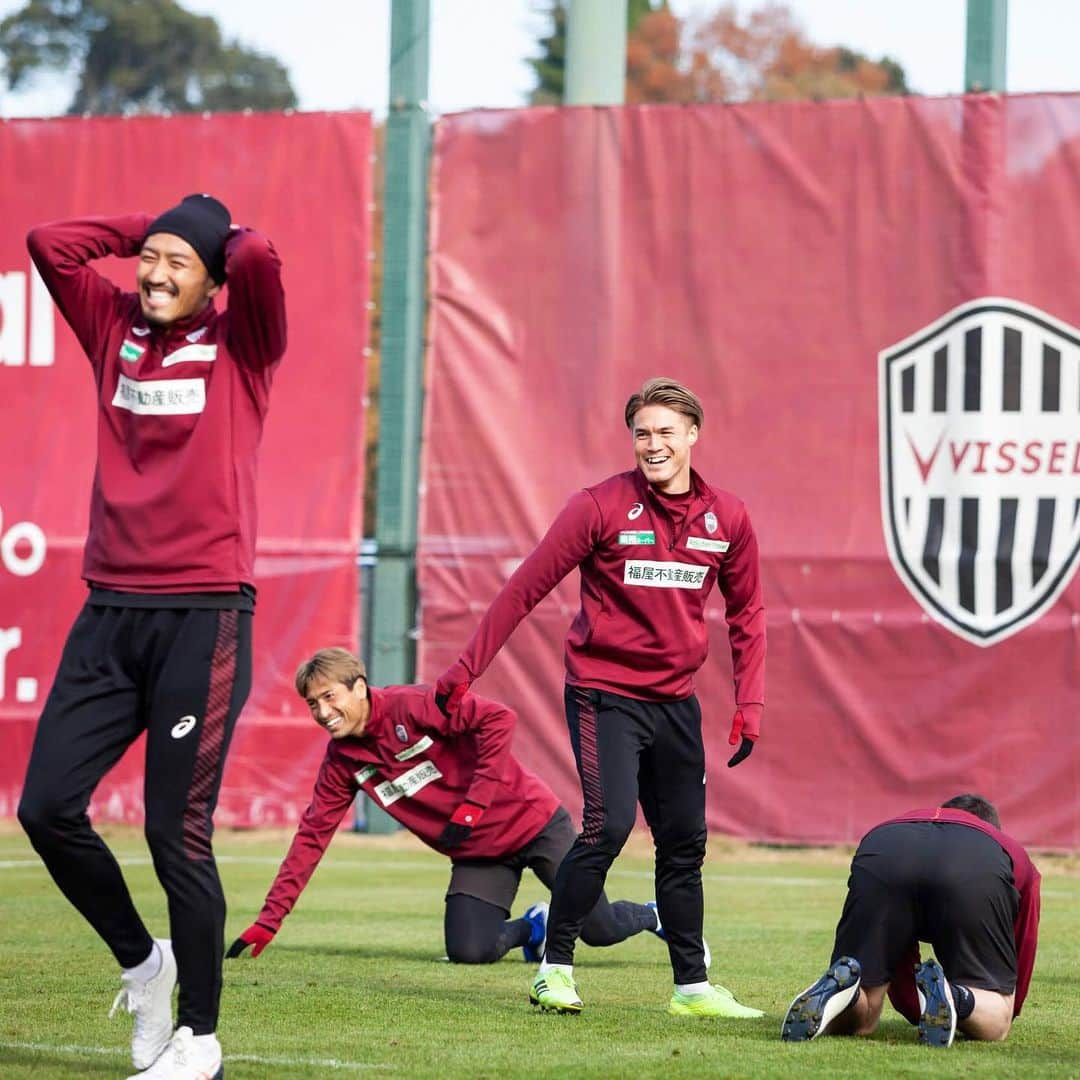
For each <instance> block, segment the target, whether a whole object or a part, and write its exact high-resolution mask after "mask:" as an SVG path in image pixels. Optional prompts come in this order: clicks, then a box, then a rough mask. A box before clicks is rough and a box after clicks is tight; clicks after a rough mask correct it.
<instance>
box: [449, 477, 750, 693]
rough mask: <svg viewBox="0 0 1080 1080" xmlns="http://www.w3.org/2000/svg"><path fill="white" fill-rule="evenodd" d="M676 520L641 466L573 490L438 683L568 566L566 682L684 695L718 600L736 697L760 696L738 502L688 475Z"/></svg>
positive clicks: (494, 647) (743, 514)
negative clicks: (572, 594)
mask: <svg viewBox="0 0 1080 1080" xmlns="http://www.w3.org/2000/svg"><path fill="white" fill-rule="evenodd" d="M691 477H692V481H691V482H692V496H691V499H690V502H689V506H688V508H687V512H686V515H685V517H683V519H682V522H681V524H678V525H676V522H675V520H674V519H673V517H672V515H671V514H670V512H669V511H668V509H667V507H666V506H665V505H664V503H663V501H662V500H661V499H660V498H658V497H657V495H656V493H655V492H654V491H653V490H652V487H651V486H650V485H649V483H648V481H646V480H645V478H644V477H643V476H642V474H641V472H640V470H638V469H633V470H631V471H630V472H625V473H619V474H618V475H616V476H612V477H610V478H609V479H607V480H605V481H603V482H602V483H600V484H597V485H596V486H595V487H590V488H585V489H584V490H583V491H580V492H578V493H576V494H575V495H573V496H571V498H570V500H569V502H567V504H566V506H565V507H564V509H563V510H562V512H561V513H560V514H559V516H558V517H557V518H556V519H555V521H554V522H553V523H552V525H551V528H550V529H549V530H548V532H547V534H546V535H545V536H544V538H543V539H542V540H541V541H540V543H539V544H537V546H536V548H535V549H534V550H533V551H532V553H531V554H530V555H529V556H528V557H527V558H526V559H525V560H524V562H523V563H522V564H521V565H520V566H519V567H518V569H517V570H516V571H515V572H514V573H513V575H511V577H510V579H509V580H508V581H507V583H506V585H505V586H504V587H503V589H502V590H501V591H500V593H499V594H498V596H496V598H495V599H494V601H492V604H491V606H490V607H489V608H488V610H487V612H486V614H485V615H484V617H483V618H482V619H481V621H480V625H479V626H478V627H477V628H476V631H475V632H474V633H473V636H472V638H471V639H470V641H469V643H468V645H467V646H466V648H465V651H464V652H463V653H462V654H461V658H460V659H459V660H458V662H457V663H456V664H454V665H453V666H452V667H451V668H450V669H449V670H448V671H447V672H446V673H445V674H444V675H443V676H442V677H441V678H440V680H439V685H440V689H442V688H446V689H447V690H449V689H451V688H452V687H454V686H456V685H458V684H460V683H462V682H471V681H472V680H473V679H475V678H477V677H478V676H480V675H481V674H482V673H483V672H484V670H485V669H486V668H487V666H488V665H489V664H490V663H491V661H492V659H494V657H495V654H496V653H497V652H498V651H499V649H501V648H502V646H503V644H504V643H505V641H506V639H507V638H508V637H509V636H510V634H511V633H513V631H514V628H515V627H516V626H517V624H518V623H519V622H520V621H521V620H522V619H523V618H524V617H525V616H526V615H527V614H528V613H529V612H530V611H532V609H533V608H534V607H535V606H536V605H537V604H538V603H539V602H540V601H541V600H542V599H543V598H544V597H545V596H547V594H548V593H549V592H551V590H552V589H553V588H554V587H555V586H556V585H557V584H558V583H559V582H560V581H561V580H562V579H563V578H564V577H566V575H567V574H568V573H570V571H571V570H573V569H574V568H575V567H578V568H580V570H581V610H580V611H579V612H578V614H577V617H576V618H575V619H574V621H573V623H572V624H571V626H570V630H569V633H568V634H567V637H566V673H567V681H568V682H569V683H572V684H573V685H575V686H586V687H592V688H594V689H598V690H609V691H611V692H613V693H617V694H622V695H625V696H627V697H633V698H639V699H642V700H651V701H671V700H677V699H680V698H686V697H689V696H690V694H691V693H693V690H694V674H695V672H696V671H697V670H698V668H700V667H701V665H702V664H703V663H704V662H705V658H706V656H707V655H708V651H709V634H708V628H707V626H706V624H705V603H706V601H707V600H708V598H709V594H710V593H711V592H712V589H713V586H714V585H719V587H720V591H721V593H723V596H724V600H725V602H726V610H725V617H726V619H727V625H728V637H729V641H730V645H731V656H732V662H733V674H734V682H735V700H736V702H737V703H738V704H740V705H745V704H751V703H758V704H764V701H765V607H764V603H763V600H762V593H761V579H760V575H759V569H758V546H757V539H756V538H755V536H754V530H753V527H752V526H751V524H750V517H749V515H748V514H747V511H746V507H745V506H744V505H743V503H742V502H741V501H740V500H739V499H737V498H736V497H735V496H734V495H731V494H729V493H728V492H726V491H721V490H719V489H716V488H711V487H709V486H708V485H707V484H706V483H705V482H704V481H703V480H702V479H701V477H700V476H698V474H697V473H696V472H692V473H691Z"/></svg>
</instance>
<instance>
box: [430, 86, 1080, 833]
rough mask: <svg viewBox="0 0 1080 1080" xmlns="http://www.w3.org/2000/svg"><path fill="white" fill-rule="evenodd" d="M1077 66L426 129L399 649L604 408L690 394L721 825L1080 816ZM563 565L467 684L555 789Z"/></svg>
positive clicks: (489, 573) (561, 770) (1031, 829)
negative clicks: (933, 810) (744, 726)
mask: <svg viewBox="0 0 1080 1080" xmlns="http://www.w3.org/2000/svg"><path fill="white" fill-rule="evenodd" d="M1077 133H1080V97H1078V96H1073V95H1045V96H1044V95H1040V96H1030V97H1015V98H1008V97H1001V96H996V95H995V96H979V97H968V98H952V99H919V98H897V99H876V100H866V101H844V102H830V103H812V104H811V103H795V104H762V105H745V106H716V107H713V106H702V107H695V108H686V107H681V106H679V107H670V108H669V107H642V108H626V109H534V110H528V111H522V112H482V113H468V114H463V115H459V116H452V117H449V118H447V119H445V120H443V121H441V122H440V124H439V125H438V131H437V140H436V149H435V158H434V169H435V174H434V182H433V192H434V211H433V222H432V237H433V240H432V263H431V267H432V269H431V274H432V295H433V302H432V303H433V307H432V315H431V327H430V336H431V343H432V345H431V359H430V376H429V383H428V385H429V393H428V399H427V415H426V457H425V461H424V467H423V478H424V485H423V490H424V492H425V493H426V494H425V497H424V500H423V506H422V529H421V532H422V536H421V550H420V559H419V574H420V587H421V592H422V595H423V601H424V602H423V625H422V637H421V654H420V664H421V669H422V670H421V674H422V675H423V676H424V677H425V678H429V679H430V678H433V677H434V675H435V674H436V673H437V672H439V671H440V670H441V669H442V668H443V666H444V665H446V664H447V663H449V662H450V661H451V660H453V659H454V658H455V657H456V655H457V653H458V651H459V650H460V648H461V646H462V645H463V644H464V642H465V640H466V639H467V638H468V635H469V634H470V632H471V631H472V629H473V627H474V626H475V624H476V622H477V619H478V618H479V615H480V614H481V613H482V612H483V611H484V609H485V608H486V606H487V604H488V602H489V601H490V599H491V598H492V597H493V596H494V594H495V593H496V591H497V590H498V588H499V587H500V585H501V584H502V583H503V582H504V581H505V580H506V577H507V575H508V574H509V573H510V572H511V571H512V569H513V568H514V567H515V566H516V565H517V562H518V561H519V560H520V559H521V558H522V557H523V556H524V555H525V554H526V553H527V552H528V551H529V550H530V549H531V547H532V546H533V544H534V543H535V542H536V541H537V539H538V538H539V537H540V536H541V535H542V533H543V531H544V529H545V528H546V527H547V525H548V524H549V523H550V521H551V520H552V518H553V517H554V515H555V514H556V513H557V511H558V510H559V508H560V507H561V506H562V504H563V503H564V502H565V500H566V498H567V497H568V495H569V494H570V493H571V492H572V491H573V490H575V489H576V488H578V487H580V486H583V485H585V484H587V483H594V482H596V481H599V480H600V479H603V478H604V477H606V476H608V475H610V474H611V473H613V472H616V471H620V470H622V469H625V468H629V467H631V466H632V464H633V459H632V456H631V444H630V440H629V437H628V435H627V433H626V431H625V428H624V426H623V419H622V410H623V405H624V403H625V401H626V399H627V398H628V396H629V395H630V394H631V393H632V392H633V391H634V390H635V389H636V388H637V387H638V386H639V385H640V384H641V382H642V381H643V379H644V378H646V377H648V376H651V375H658V374H664V375H670V376H673V377H675V378H679V379H681V380H683V381H684V382H686V383H688V384H689V385H690V386H692V387H693V388H695V389H696V390H697V391H698V393H699V394H700V395H701V397H702V399H703V401H704V404H705V411H706V420H705V425H704V428H703V431H702V437H701V439H700V440H699V442H698V444H697V446H696V447H695V450H694V463H695V466H696V467H697V468H698V470H699V471H700V472H701V473H702V474H703V476H704V477H705V478H706V479H707V480H709V481H710V482H712V483H713V484H715V485H717V486H719V487H723V488H726V489H728V490H731V491H733V492H735V493H736V494H738V495H739V496H741V497H742V498H743V499H744V500H745V501H746V502H747V504H748V506H749V509H750V512H751V515H752V518H753V521H754V523H755V526H756V529H757V532H758V536H759V540H760V544H761V551H762V570H763V576H764V582H765V590H766V593H765V595H766V604H767V608H768V614H769V620H768V631H769V662H768V678H767V707H766V712H765V722H764V730H763V734H762V738H761V741H760V743H759V745H758V747H757V749H756V751H755V753H754V755H753V756H752V757H751V759H750V760H749V761H748V762H746V763H745V764H743V765H741V766H740V767H739V768H737V769H734V770H729V769H727V768H725V767H724V762H725V760H726V758H727V756H728V753H729V749H728V747H727V743H726V736H727V732H728V724H729V719H730V716H731V712H732V707H733V701H732V696H731V689H730V662H729V659H728V650H727V643H726V630H725V624H724V622H723V601H722V599H721V598H720V597H719V596H717V600H716V603H715V605H714V606H713V608H712V613H711V614H712V623H711V625H712V630H713V634H712V653H711V656H710V658H709V660H708V661H707V662H706V665H705V667H704V668H703V669H702V671H701V673H700V678H699V680H698V693H699V696H700V698H701V701H702V706H703V710H704V714H705V717H706V744H707V751H708V756H709V767H708V784H709V801H708V823H709V826H710V828H712V829H714V830H720V831H723V832H728V833H734V834H737V835H740V836H744V837H748V838H754V839H760V840H772V841H795V842H810V843H814V842H823V841H852V840H855V839H856V838H858V836H859V835H860V834H861V833H862V832H863V831H864V830H865V829H866V828H868V827H869V826H871V825H873V824H874V823H876V822H877V821H879V820H882V819H883V818H885V817H888V816H890V815H892V814H894V813H897V812H900V811H903V810H904V809H907V808H910V807H911V806H914V805H926V804H927V803H932V802H935V801H941V800H942V799H944V798H947V797H949V796H951V795H953V794H956V793H958V792H961V791H966V790H974V791H978V792H981V793H983V794H984V795H986V796H987V797H989V798H991V799H992V800H994V801H995V802H996V803H997V804H998V806H999V809H1000V811H1001V816H1002V820H1003V822H1004V825H1005V827H1006V829H1008V830H1009V831H1010V832H1012V833H1013V834H1014V835H1015V836H1017V837H1018V838H1019V839H1020V840H1021V841H1023V842H1027V843H1033V844H1037V845H1040V846H1047V847H1059V848H1075V847H1076V846H1077V845H1078V844H1080V818H1078V816H1077V814H1076V794H1077V791H1078V790H1080V729H1078V727H1077V724H1076V716H1077V713H1078V710H1080V583H1078V582H1077V579H1076V574H1075V571H1076V564H1077V558H1078V555H1080V450H1078V448H1077V438H1078V436H1080V415H1078V413H1080V330H1077V329H1075V328H1077V327H1080V296H1078V295H1077V291H1076V288H1075V277H1076V275H1075V273H1074V272H1073V271H1074V269H1075V264H1076V258H1075V252H1076V250H1077V248H1078V240H1077V237H1078V235H1080V210H1078V209H1077V208H1078V207H1080V173H1078V172H1077V170H1076V168H1075V156H1076V153H1077V145H1078V143H1077V138H1078V134H1077ZM577 589H578V582H577V575H576V574H574V575H572V576H571V577H570V578H568V579H567V580H565V581H564V582H563V583H562V584H561V585H560V586H559V587H558V588H557V589H556V590H555V591H554V592H553V593H552V595H551V596H550V597H549V598H548V599H547V600H545V601H544V602H542V603H541V604H540V605H539V607H538V608H537V609H536V611H535V612H534V613H533V614H532V615H531V616H530V617H529V618H528V619H526V620H525V621H524V622H523V623H522V624H521V626H520V627H519V628H518V630H517V631H516V632H515V634H514V635H513V637H512V638H511V640H510V642H509V644H508V645H507V647H506V648H505V649H504V650H503V652H502V653H501V654H500V656H499V657H498V658H497V659H496V661H495V662H494V664H493V665H492V666H491V668H490V669H489V672H488V673H487V674H486V675H485V676H484V677H483V678H482V679H480V680H479V681H478V684H477V690H478V691H479V692H481V693H484V694H487V695H488V696H491V697H495V698H500V699H502V700H505V701H506V702H508V703H509V704H511V705H513V706H514V707H515V708H516V709H517V710H518V713H519V717H520V721H519V728H518V735H517V743H516V746H517V751H518V753H519V754H520V756H521V758H522V760H523V761H524V762H525V763H526V764H527V765H529V766H530V767H531V768H533V769H535V770H536V771H537V772H539V773H540V775H542V776H544V777H545V778H547V779H548V780H549V781H550V782H551V783H552V784H553V786H554V787H555V790H556V792H557V793H558V795H559V796H560V797H561V798H562V799H563V800H564V802H565V803H566V804H567V805H568V806H569V807H570V808H571V809H572V810H575V811H576V810H577V809H578V808H579V807H580V794H579V788H578V783H577V778H576V775H575V773H574V769H573V763H572V759H571V756H570V752H569V747H568V740H567V737H566V733H565V726H564V721H563V716H562V697H561V688H562V682H563V667H562V639H563V636H564V634H565V631H566V629H567V627H568V625H569V622H570V620H571V619H572V617H573V614H574V612H575V611H576V610H577V606H578V598H577Z"/></svg>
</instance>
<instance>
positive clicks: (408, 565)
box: [368, 0, 431, 686]
mask: <svg viewBox="0 0 1080 1080" xmlns="http://www.w3.org/2000/svg"><path fill="white" fill-rule="evenodd" d="M390 8H391V15H390V107H389V112H388V114H387V118H386V183H385V189H384V196H383V207H384V213H383V277H382V304H381V308H382V312H381V314H382V321H381V364H380V369H379V459H378V464H379V468H378V519H377V521H376V528H375V537H376V540H377V541H378V563H377V565H376V567H375V573H374V588H373V592H374V595H373V596H372V597H369V598H368V599H369V602H370V603H372V605H373V616H374V617H373V619H372V627H373V630H372V637H373V641H372V642H371V650H370V656H371V666H372V671H371V675H372V679H373V681H374V682H375V683H376V684H378V685H381V686H386V685H389V684H401V683H409V682H412V681H413V680H414V678H415V675H416V671H415V668H416V649H415V624H416V521H417V488H418V484H419V475H420V426H421V410H422V408H423V358H424V294H425V276H424V267H425V256H426V244H427V232H426V229H427V179H428V153H429V149H430V145H431V125H430V123H429V120H428V115H427V95H428V56H429V52H430V36H429V25H430V0H393V3H392V4H391V5H390Z"/></svg>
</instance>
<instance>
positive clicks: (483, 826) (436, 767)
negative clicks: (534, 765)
mask: <svg viewBox="0 0 1080 1080" xmlns="http://www.w3.org/2000/svg"><path fill="white" fill-rule="evenodd" d="M296 690H297V693H298V694H299V695H300V696H301V697H302V698H303V699H304V700H305V701H306V702H307V704H308V707H309V708H310V710H311V716H312V719H314V720H315V722H316V723H317V724H318V725H319V726H320V727H322V728H324V729H325V730H326V731H327V733H328V734H329V735H330V742H329V744H328V745H327V747H326V756H325V757H324V758H323V762H322V765H321V766H320V768H319V774H318V776H317V777H316V779H315V788H314V791H313V792H312V796H311V804H310V805H309V806H308V808H307V810H305V811H304V815H303V817H302V818H301V819H300V824H299V826H298V827H297V830H296V835H295V836H294V837H293V841H292V844H291V845H290V846H289V851H288V853H287V854H286V856H285V859H284V861H283V862H282V864H281V868H280V869H279V870H278V873H277V876H276V877H275V878H274V882H273V884H272V885H271V886H270V891H269V892H268V893H267V896H266V901H265V903H264V904H263V908H262V911H261V912H260V913H259V915H258V917H257V919H256V920H255V922H254V923H253V924H252V925H251V926H249V927H248V928H247V929H246V930H245V931H244V932H243V933H242V934H241V935H240V937H239V938H237V939H236V941H235V942H233V944H232V946H231V948H230V949H229V953H228V955H229V956H230V957H237V956H240V955H241V954H243V953H246V952H247V950H248V948H249V947H250V949H251V955H252V956H258V955H259V953H261V952H262V950H263V949H265V948H266V946H267V945H268V944H269V943H270V941H271V940H272V939H273V938H274V935H275V934H276V933H277V932H278V930H279V929H280V927H281V924H282V922H283V921H284V919H285V917H286V916H287V915H288V914H289V912H290V911H292V909H293V907H294V905H295V904H296V901H297V900H298V899H299V896H300V893H301V892H303V890H304V888H305V887H306V885H307V883H308V881H309V880H310V878H311V875H312V874H313V873H314V872H315V868H316V867H317V866H318V865H319V860H320V859H321V858H322V856H323V852H324V851H325V850H326V848H327V846H328V845H329V843H330V841H331V840H332V839H333V837H334V833H335V832H336V831H337V828H338V826H339V825H340V824H341V822H342V820H343V819H344V818H345V815H346V814H347V813H348V811H349V808H350V807H351V806H352V803H353V800H354V799H355V797H356V794H357V792H358V791H364V792H365V793H366V794H367V795H368V796H369V797H370V798H371V799H372V800H373V802H375V803H376V804H377V805H379V806H382V807H383V808H384V809H385V810H386V812H387V813H388V814H389V815H390V816H391V817H393V818H394V819H396V820H397V821H398V822H400V823H401V824H402V825H403V826H404V827H405V828H406V829H408V830H409V831H410V832H411V833H413V834H414V835H415V836H417V837H419V839H421V840H423V841H424V843H426V844H428V845H429V846H431V847H433V848H434V849H435V850H436V851H439V852H441V853H443V854H445V855H449V856H450V860H451V872H450V885H449V887H448V889H447V894H446V911H445V921H444V930H445V939H446V953H447V956H448V957H449V958H450V960H451V961H454V962H456V963H462V964H488V963H493V962H494V961H496V960H499V959H500V958H501V957H503V956H505V955H506V953H507V952H509V951H510V950H511V949H513V948H516V947H521V948H522V949H523V951H524V954H525V958H526V959H527V960H529V959H537V958H538V956H539V954H540V953H542V951H543V941H544V937H545V934H546V925H547V904H546V903H538V904H534V905H533V906H532V907H531V908H529V910H528V911H527V912H526V913H525V915H524V916H523V917H522V918H518V919H510V918H509V915H510V909H511V906H512V905H513V903H514V898H515V896H516V895H517V891H518V885H519V884H520V881H521V874H522V871H523V870H525V869H526V868H529V869H531V870H532V871H533V873H535V874H536V876H537V877H538V878H539V879H540V881H541V882H542V883H543V884H544V885H546V886H548V887H549V888H550V887H551V885H552V883H553V881H554V880H555V872H556V870H557V869H558V866H559V863H560V862H561V860H562V858H563V856H564V855H565V854H566V852H567V851H569V850H570V846H571V845H572V844H573V842H574V836H575V833H574V827H573V825H572V824H571V821H570V815H569V814H567V812H566V811H565V810H564V809H563V808H562V807H561V806H560V805H559V801H558V799H556V798H555V796H554V794H553V793H552V792H551V790H550V789H549V788H548V786H547V785H546V784H545V783H544V782H543V781H542V780H540V778H539V777H537V776H534V775H533V774H532V773H531V772H529V771H528V770H527V769H525V768H523V767H522V766H521V765H520V764H519V763H518V761H517V759H516V758H515V757H514V756H513V754H512V753H511V751H510V743H511V740H512V737H513V731H514V723H515V716H514V713H513V712H512V710H510V709H508V708H506V706H505V705H500V704H498V703H497V702H494V701H487V700H485V699H484V698H480V697H476V696H475V695H470V696H469V700H468V702H466V703H465V704H463V705H462V707H461V708H460V709H458V710H457V711H456V712H455V714H454V715H453V717H447V716H445V715H444V714H443V713H442V712H441V711H440V709H439V708H438V706H437V705H436V704H435V697H434V693H433V691H432V690H431V688H430V687H426V686H387V687H383V688H379V687H375V686H371V685H369V684H368V681H367V674H366V672H365V670H364V665H363V664H362V663H361V662H360V661H359V660H358V659H357V658H356V657H355V656H353V655H352V654H351V653H349V652H347V651H345V650H344V649H320V650H319V651H318V652H317V653H315V655H314V656H312V657H311V658H310V659H308V660H306V661H305V662H304V663H303V664H301V665H300V668H299V670H298V671H297V673H296ZM643 930H649V931H651V932H652V933H660V932H661V929H660V925H659V922H658V920H657V915H656V909H655V905H651V904H635V903H632V902H630V901H628V900H619V901H616V902H615V903H613V904H612V903H608V900H607V898H606V897H605V896H603V895H602V894H601V895H600V896H599V897H598V898H597V901H596V903H595V904H594V905H593V908H592V910H591V911H590V912H589V913H588V915H587V917H586V919H585V925H584V929H583V932H582V936H583V938H584V940H585V941H586V942H588V943H589V944H591V945H614V944H616V943H617V942H620V941H623V940H625V939H626V938H628V937H630V936H632V935H634V934H639V933H641V932H642V931H643Z"/></svg>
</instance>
